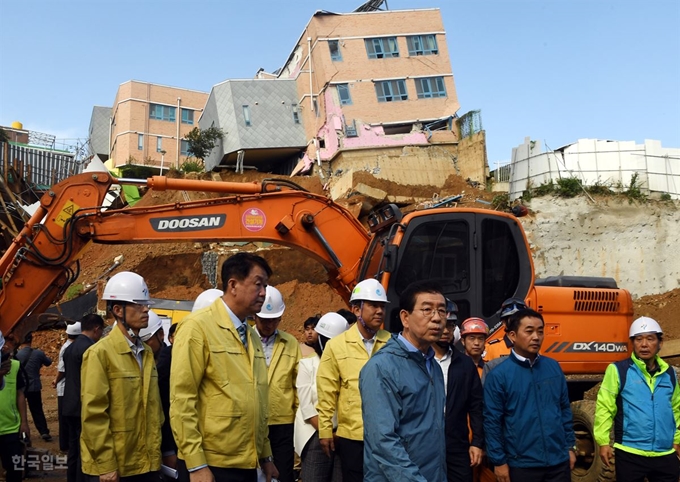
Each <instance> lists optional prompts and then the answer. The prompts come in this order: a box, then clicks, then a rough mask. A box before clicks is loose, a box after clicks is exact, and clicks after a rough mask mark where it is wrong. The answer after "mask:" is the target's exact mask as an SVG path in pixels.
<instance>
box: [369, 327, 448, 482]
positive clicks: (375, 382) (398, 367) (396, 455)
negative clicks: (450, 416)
mask: <svg viewBox="0 0 680 482" xmlns="http://www.w3.org/2000/svg"><path fill="white" fill-rule="evenodd" d="M359 390H360V391H361V402H362V412H363V413H362V415H363V419H364V481H365V482H378V481H381V482H382V481H385V482H388V481H389V482H393V481H396V480H398V481H400V482H407V481H409V482H410V481H414V482H416V481H417V482H445V481H446V441H445V437H444V403H445V394H444V377H443V375H442V371H441V368H440V367H439V364H438V363H436V362H435V361H434V360H433V361H432V374H431V375H430V374H429V373H428V371H427V368H426V365H425V359H424V357H423V355H422V354H421V353H420V352H409V351H408V349H407V348H406V346H405V345H404V344H403V343H402V342H401V341H399V340H398V339H397V335H393V336H392V338H390V340H389V341H388V342H387V343H386V344H385V346H384V347H383V348H382V349H381V350H380V351H379V352H378V353H376V354H375V355H373V356H372V357H371V359H370V360H369V361H368V362H367V363H366V365H365V366H364V367H363V368H362V370H361V374H360V375H359Z"/></svg>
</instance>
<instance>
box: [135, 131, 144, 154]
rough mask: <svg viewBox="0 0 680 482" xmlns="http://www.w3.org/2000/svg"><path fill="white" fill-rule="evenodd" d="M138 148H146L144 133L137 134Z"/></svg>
mask: <svg viewBox="0 0 680 482" xmlns="http://www.w3.org/2000/svg"><path fill="white" fill-rule="evenodd" d="M137 149H138V150H140V151H141V150H142V149H144V134H137Z"/></svg>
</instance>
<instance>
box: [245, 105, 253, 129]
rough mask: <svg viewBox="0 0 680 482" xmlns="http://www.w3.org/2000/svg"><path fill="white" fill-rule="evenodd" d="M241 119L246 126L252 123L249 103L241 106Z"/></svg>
mask: <svg viewBox="0 0 680 482" xmlns="http://www.w3.org/2000/svg"><path fill="white" fill-rule="evenodd" d="M243 120H245V122H246V127H250V126H251V125H252V124H251V122H250V106H249V105H244V106H243Z"/></svg>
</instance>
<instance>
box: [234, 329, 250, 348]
mask: <svg viewBox="0 0 680 482" xmlns="http://www.w3.org/2000/svg"><path fill="white" fill-rule="evenodd" d="M236 331H238V336H239V337H241V343H243V346H244V347H245V349H246V350H247V349H248V336H247V335H246V324H245V323H241V326H239V327H238V328H236Z"/></svg>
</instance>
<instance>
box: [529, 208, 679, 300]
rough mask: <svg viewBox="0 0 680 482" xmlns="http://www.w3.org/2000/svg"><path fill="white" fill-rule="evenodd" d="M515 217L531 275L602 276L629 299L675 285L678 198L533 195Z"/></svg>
mask: <svg viewBox="0 0 680 482" xmlns="http://www.w3.org/2000/svg"><path fill="white" fill-rule="evenodd" d="M528 206H529V207H530V208H531V210H532V211H533V212H534V215H532V216H528V217H525V218H521V220H522V224H523V225H524V229H525V231H526V233H527V237H528V238H529V242H530V244H531V248H532V251H533V252H534V265H535V270H536V276H537V277H546V276H551V275H560V274H563V275H574V276H608V277H612V278H614V279H616V281H617V282H618V284H619V287H621V288H625V289H627V290H629V291H630V292H631V293H632V294H633V298H637V297H640V296H646V295H650V294H658V293H665V292H667V291H670V290H673V289H675V288H677V287H678V286H680V255H679V253H678V246H680V244H679V242H678V239H680V210H679V206H680V205H679V204H678V203H675V204H673V203H649V204H643V205H637V204H632V205H631V204H628V201H627V200H620V199H605V200H604V201H598V202H597V204H592V203H590V202H589V201H588V200H587V199H586V198H580V197H579V198H575V199H569V200H564V199H557V198H549V197H541V198H533V199H532V200H531V202H530V203H529V204H528Z"/></svg>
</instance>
